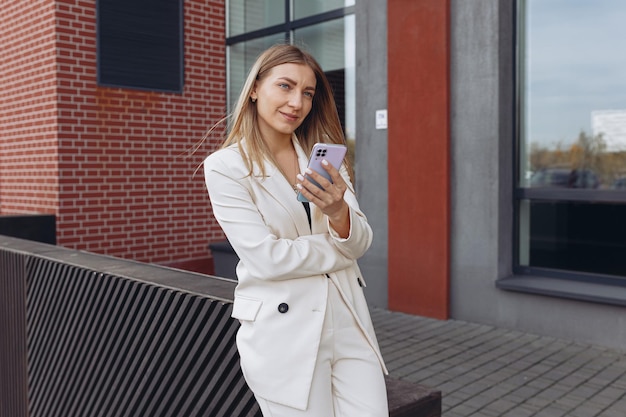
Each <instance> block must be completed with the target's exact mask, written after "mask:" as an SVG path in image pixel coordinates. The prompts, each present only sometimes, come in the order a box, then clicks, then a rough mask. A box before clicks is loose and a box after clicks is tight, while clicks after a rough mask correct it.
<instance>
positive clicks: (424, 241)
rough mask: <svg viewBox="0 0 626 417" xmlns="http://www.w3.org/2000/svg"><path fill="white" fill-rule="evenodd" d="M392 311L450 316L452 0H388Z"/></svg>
mask: <svg viewBox="0 0 626 417" xmlns="http://www.w3.org/2000/svg"><path fill="white" fill-rule="evenodd" d="M387 10H388V19H389V22H393V24H390V25H389V26H388V28H387V34H388V38H387V42H388V62H387V65H388V73H389V78H388V102H389V104H388V106H389V132H388V134H389V140H388V155H389V159H388V164H389V169H388V173H389V177H388V183H389V197H388V207H389V212H388V216H389V238H388V239H389V251H388V259H389V308H390V309H392V310H396V311H403V312H406V313H411V314H419V315H424V316H429V317H435V318H441V319H446V318H448V282H449V239H450V233H449V171H450V167H449V148H450V135H449V117H448V116H449V115H448V111H449V78H448V73H449V67H450V66H449V51H448V45H449V30H450V28H449V1H448V0H418V1H414V0H388V1H387Z"/></svg>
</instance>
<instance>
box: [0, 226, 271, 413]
mask: <svg viewBox="0 0 626 417" xmlns="http://www.w3.org/2000/svg"><path fill="white" fill-rule="evenodd" d="M235 284H236V283H235V282H234V281H232V280H228V279H222V278H218V277H211V276H207V275H200V274H194V273H189V272H185V271H179V270H175V269H170V268H163V267H159V266H156V265H149V264H143V263H138V262H133V261H127V260H122V259H117V258H111V257H106V256H100V255H94V254H90V253H85V252H79V251H73V250H69V249H64V248H61V247H57V246H53V245H46V244H41V243H36V242H30V241H25V240H21V239H16V238H11V237H6V236H0V416H11V417H38V416H42V417H54V416H63V417H72V416H76V417H85V416H115V417H117V416H129V417H130V416H132V417H137V416H151V417H155V416H176V417H179V416H260V412H259V410H258V405H257V404H256V401H255V400H254V396H253V395H252V393H251V392H250V390H249V389H248V387H247V385H246V384H245V381H244V379H243V375H242V374H241V369H240V368H239V357H238V354H237V350H236V347H235V341H234V338H235V333H236V330H237V326H238V324H237V322H236V320H234V319H232V318H231V317H230V313H231V309H232V301H231V300H232V294H233V289H234V287H235Z"/></svg>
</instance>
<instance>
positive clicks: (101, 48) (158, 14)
mask: <svg viewBox="0 0 626 417" xmlns="http://www.w3.org/2000/svg"><path fill="white" fill-rule="evenodd" d="M97 19H98V84H100V85H105V86H115V87H127V88H137V89H143V90H157V91H175V92H180V91H182V88H183V62H184V50H183V48H184V42H183V2H182V0H152V1H147V0H98V2H97Z"/></svg>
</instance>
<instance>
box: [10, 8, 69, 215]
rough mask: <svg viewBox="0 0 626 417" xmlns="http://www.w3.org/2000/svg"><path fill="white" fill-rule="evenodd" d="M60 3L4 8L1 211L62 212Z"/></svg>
mask: <svg viewBox="0 0 626 417" xmlns="http://www.w3.org/2000/svg"><path fill="white" fill-rule="evenodd" d="M54 17H55V14H54V2H53V1H52V0H48V1H19V0H6V1H5V0H3V1H2V7H0V214H2V213H33V212H34V213H48V214H54V213H56V211H57V208H58V205H59V201H58V171H57V149H58V143H57V118H56V114H57V102H56V54H55V33H54Z"/></svg>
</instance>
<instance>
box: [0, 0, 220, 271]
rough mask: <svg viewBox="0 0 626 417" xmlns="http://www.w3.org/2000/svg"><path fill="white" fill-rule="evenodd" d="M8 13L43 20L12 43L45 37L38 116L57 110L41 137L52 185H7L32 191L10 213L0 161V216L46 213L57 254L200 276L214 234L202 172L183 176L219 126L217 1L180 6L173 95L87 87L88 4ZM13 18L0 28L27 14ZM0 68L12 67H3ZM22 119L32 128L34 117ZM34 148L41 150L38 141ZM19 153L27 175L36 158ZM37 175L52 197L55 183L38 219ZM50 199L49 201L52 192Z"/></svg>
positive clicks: (92, 47)
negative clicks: (103, 257)
mask: <svg viewBox="0 0 626 417" xmlns="http://www.w3.org/2000/svg"><path fill="white" fill-rule="evenodd" d="M14 3H16V4H22V3H24V4H27V5H30V4H33V5H39V6H33V7H35V8H39V9H44V10H46V12H47V14H45V16H46V17H47V25H46V26H45V28H43V29H42V30H40V31H38V32H35V33H33V32H27V33H25V34H24V35H23V36H24V37H25V38H29V37H33V38H35V41H36V43H40V42H41V41H42V40H46V39H47V38H52V39H51V40H49V41H48V43H46V44H45V46H44V47H42V48H43V49H46V50H50V49H51V50H52V51H56V56H52V57H51V58H50V59H51V63H50V64H49V65H50V67H51V68H50V69H49V71H48V72H49V77H50V78H51V79H52V84H51V85H50V86H48V85H47V84H46V85H45V86H43V85H42V86H41V87H38V89H40V90H44V89H45V88H50V89H51V90H52V92H53V93H52V95H51V97H50V98H49V103H50V104H49V105H50V106H52V107H51V108H52V109H54V110H57V109H58V115H57V120H56V126H55V120H54V115H51V116H50V119H51V122H50V123H51V125H52V126H53V127H56V133H55V131H54V129H53V128H51V129H50V133H49V135H50V136H51V139H50V141H51V142H53V144H52V145H51V146H50V151H49V152H50V154H51V155H50V157H49V159H50V164H51V166H52V167H54V168H56V164H55V163H54V162H55V156H56V153H57V150H55V147H54V144H55V143H56V142H54V141H58V147H57V149H58V159H57V160H58V173H56V174H57V175H54V174H55V172H52V171H53V169H52V167H51V168H50V169H49V170H48V171H47V172H45V175H44V174H40V175H39V177H36V176H35V175H34V174H33V175H31V176H30V177H27V178H25V179H22V180H20V181H23V183H20V184H19V186H25V188H30V187H33V188H34V189H35V190H36V192H32V193H31V194H30V197H31V198H30V200H27V201H24V202H23V203H22V204H21V205H18V204H17V202H14V200H15V197H14V194H15V191H13V190H14V189H15V188H16V184H15V181H14V180H12V179H11V177H6V176H5V175H9V176H14V169H13V168H12V165H11V164H15V163H16V162H15V161H8V159H10V158H4V159H3V160H2V179H1V183H2V190H1V192H2V210H3V212H10V211H47V212H50V211H53V212H55V214H56V215H57V231H58V236H57V241H58V244H60V245H63V246H67V247H71V248H75V249H83V250H88V251H92V252H97V253H103V254H108V255H113V256H119V257H123V258H131V259H135V260H139V261H144V262H154V263H161V264H169V265H174V266H179V267H183V268H187V269H195V270H202V271H205V272H210V260H209V255H208V250H207V243H208V242H209V241H210V240H214V239H218V238H220V237H221V236H222V235H221V231H220V229H219V226H217V224H216V223H215V221H214V220H213V218H212V215H211V213H210V206H209V202H208V198H207V193H206V190H205V187H204V182H203V176H202V171H201V170H200V171H199V172H198V173H197V174H196V175H195V176H194V170H195V169H196V168H197V167H198V166H199V164H200V163H201V162H202V159H203V157H204V156H205V155H206V154H207V153H208V152H209V151H210V150H211V149H212V148H214V147H215V146H216V145H217V143H218V141H219V140H220V132H216V133H215V134H213V135H212V136H211V137H210V138H208V141H207V142H206V143H204V145H203V146H202V147H201V148H200V149H199V150H198V152H196V153H195V154H194V155H192V156H189V151H190V150H191V149H193V148H194V145H195V144H196V143H198V142H199V141H200V140H201V139H202V137H203V135H204V133H205V132H206V131H207V129H208V128H209V127H210V126H211V125H213V124H214V123H216V122H217V121H218V120H219V119H220V118H221V117H223V116H224V111H225V90H226V89H225V78H226V74H225V65H226V63H225V46H224V23H225V13H224V2H223V1H207V0H186V1H185V2H184V8H185V86H184V91H183V93H162V92H145V91H139V90H131V89H120V88H109V87H99V86H97V84H96V76H97V74H96V13H95V2H94V1H92V0H89V1H74V0H56V1H53V0H50V1H45V2H21V1H20V2H18V1H15V2H14ZM44 4H45V6H47V7H44V6H43V5H44ZM3 9H4V7H3ZM15 9H16V10H15V11H14V12H13V14H14V16H13V17H8V18H7V19H9V18H10V19H14V18H15V17H19V16H21V15H22V14H25V10H26V9H28V7H25V6H21V7H19V8H17V7H15ZM51 9H54V10H51ZM3 13H4V12H3ZM40 13H42V14H43V12H40ZM4 14H6V13H4ZM3 18H4V17H3ZM55 18H56V24H55ZM19 26H20V27H23V26H29V25H24V24H20V25H19ZM42 26H43V25H42ZM3 27H4V26H3ZM3 31H4V29H3ZM9 31H10V29H9V30H7V32H9ZM55 34H56V44H54V43H53V42H54V40H55ZM4 36H5V35H4V32H3V39H4ZM16 50H17V49H16ZM15 55H17V52H15ZM41 55H43V56H46V57H47V56H48V54H46V53H43V52H42V53H41ZM8 58H9V59H8V60H9V61H11V62H15V58H14V57H13V56H10V57H8ZM31 59H32V58H30V57H26V58H24V59H23V61H25V62H29V61H30V60H31ZM3 61H5V60H4V59H3ZM55 64H56V65H55ZM9 65H10V66H12V65H14V64H12V63H9ZM21 65H22V66H25V65H26V63H24V64H21ZM55 70H56V71H55ZM3 82H4V81H3ZM32 84H33V80H31V79H27V80H24V85H28V86H29V89H30V88H31V87H30V86H31V85H32ZM41 84H43V81H42V82H41ZM55 84H56V93H57V95H56V97H54V89H55ZM16 95H24V93H23V92H18V93H17V94H16ZM11 101H14V98H11ZM29 110H31V113H32V114H34V115H35V116H36V117H40V115H39V113H40V111H39V110H37V109H30V108H29ZM20 117H22V116H16V118H17V119H19V118H20ZM11 124H15V122H13V121H11V123H4V121H3V125H2V129H3V139H2V142H3V146H6V145H4V142H6V141H5V139H4V130H5V129H9V130H10V131H12V130H15V129H13V128H12V127H11V126H8V127H7V125H11ZM27 133H28V132H27V131H26V130H25V129H19V130H18V131H16V132H15V136H14V138H13V141H14V142H13V143H14V144H16V143H17V146H19V148H20V149H24V147H25V145H26V144H27V143H28V141H29V139H28V137H27V136H28V135H27ZM37 142H38V146H40V147H41V146H43V143H42V142H43V140H41V139H40V140H38V141H37ZM3 154H4V153H3ZM29 154H30V158H29V163H30V165H35V166H36V165H38V163H37V161H38V158H39V157H38V156H35V155H34V152H32V151H29ZM46 155H47V154H46ZM5 159H7V161H5ZM44 176H45V181H44V183H45V182H46V181H48V179H47V178H48V177H50V178H51V179H50V181H53V182H54V184H53V186H51V188H53V189H54V188H55V187H56V183H57V181H58V193H57V196H58V201H54V202H53V203H51V204H49V205H47V206H45V207H44V208H43V210H40V209H39V206H38V204H41V202H40V197H43V196H44V194H43V193H40V192H39V191H38V188H37V187H41V185H38V184H37V182H38V180H42V179H44V178H43V177H44ZM29 178H30V179H29ZM18 188H19V187H18ZM22 188H24V187H22ZM50 194H52V196H54V195H55V193H54V192H53V191H51V192H50ZM22 200H24V199H22ZM19 201H21V200H19ZM55 203H56V204H55Z"/></svg>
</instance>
